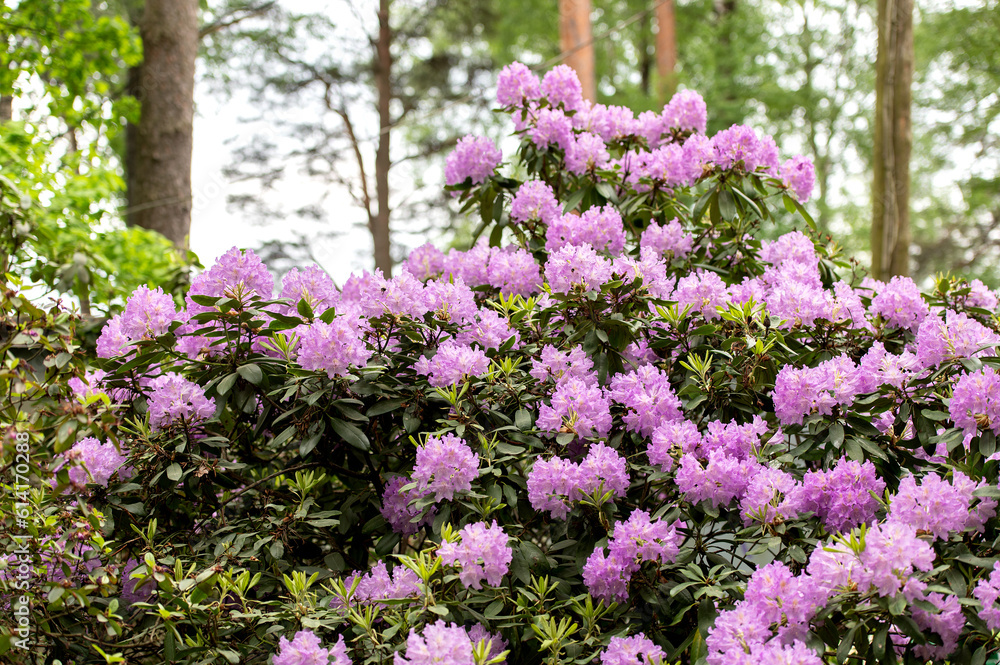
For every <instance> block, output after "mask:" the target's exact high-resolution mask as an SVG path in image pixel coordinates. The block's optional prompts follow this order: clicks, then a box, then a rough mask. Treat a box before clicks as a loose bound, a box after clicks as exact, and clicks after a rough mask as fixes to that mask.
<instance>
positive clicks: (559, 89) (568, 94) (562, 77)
mask: <svg viewBox="0 0 1000 665" xmlns="http://www.w3.org/2000/svg"><path fill="white" fill-rule="evenodd" d="M541 92H542V97H544V98H545V99H547V100H548V102H549V104H550V105H552V106H553V107H556V106H559V105H560V104H561V105H562V106H563V107H564V108H565V109H566V110H567V111H575V110H577V109H579V108H581V107H582V106H583V88H582V87H581V86H580V79H579V77H577V75H576V71H575V70H574V69H573V68H572V67H570V66H569V65H556V66H555V67H553V68H552V69H550V70H549V71H547V72H545V76H543V77H542V85H541Z"/></svg>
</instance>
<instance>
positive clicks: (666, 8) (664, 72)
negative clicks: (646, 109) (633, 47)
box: [656, 0, 677, 104]
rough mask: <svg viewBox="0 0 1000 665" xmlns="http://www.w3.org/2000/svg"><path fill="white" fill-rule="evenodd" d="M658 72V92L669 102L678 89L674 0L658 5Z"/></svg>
mask: <svg viewBox="0 0 1000 665" xmlns="http://www.w3.org/2000/svg"><path fill="white" fill-rule="evenodd" d="M656 73H657V76H658V80H659V85H658V88H659V89H658V90H657V92H658V93H659V95H660V99H661V100H662V101H663V103H664V104H665V103H667V102H668V101H669V100H670V98H671V97H672V96H673V94H674V93H675V92H676V91H677V26H676V21H675V20H674V0H663V2H661V3H660V4H658V5H657V6H656Z"/></svg>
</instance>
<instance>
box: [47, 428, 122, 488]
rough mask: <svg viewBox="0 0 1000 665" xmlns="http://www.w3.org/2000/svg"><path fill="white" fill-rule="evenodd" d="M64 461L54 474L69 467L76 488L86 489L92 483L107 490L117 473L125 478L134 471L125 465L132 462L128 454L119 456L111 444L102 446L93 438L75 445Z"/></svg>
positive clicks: (64, 457) (65, 453) (65, 454)
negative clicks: (112, 477)
mask: <svg viewBox="0 0 1000 665" xmlns="http://www.w3.org/2000/svg"><path fill="white" fill-rule="evenodd" d="M60 458H61V460H60V461H59V462H58V464H57V465H56V467H55V468H54V469H53V472H56V471H58V470H59V469H61V468H62V467H63V466H64V465H67V464H68V465H69V481H70V483H72V484H73V486H74V487H76V488H83V487H84V486H85V485H87V484H88V483H94V484H96V485H101V486H102V487H107V486H108V481H109V480H111V476H113V475H114V474H115V472H116V471H117V472H118V477H119V478H121V479H125V478H128V477H130V476H131V475H132V469H131V468H129V467H125V466H123V465H124V464H125V462H126V460H127V459H128V457H127V455H123V454H122V453H119V452H118V448H116V447H115V444H114V443H112V442H111V441H107V442H105V443H101V442H100V441H98V440H97V439H95V438H94V437H92V436H88V437H87V438H85V439H80V440H79V441H77V442H76V443H74V444H73V447H72V448H70V449H69V450H67V451H66V452H64V453H62V454H61V455H60ZM52 484H53V487H54V486H55V484H56V480H55V478H53V479H52Z"/></svg>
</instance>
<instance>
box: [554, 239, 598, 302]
mask: <svg viewBox="0 0 1000 665" xmlns="http://www.w3.org/2000/svg"><path fill="white" fill-rule="evenodd" d="M612 274H613V270H612V265H611V262H610V261H608V260H607V259H606V258H604V257H603V256H601V255H600V254H598V253H597V252H596V251H594V248H593V247H591V246H590V245H586V244H585V245H565V246H563V247H560V248H559V249H557V250H556V251H554V252H552V254H550V255H549V260H548V262H546V264H545V281H546V282H548V283H549V287H550V288H551V289H552V291H553V293H572V292H573V291H574V290H575V289H581V290H583V291H598V290H600V288H601V286H602V285H603V284H605V283H607V282H608V281H610V280H611V275H612Z"/></svg>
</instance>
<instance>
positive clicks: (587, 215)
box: [545, 205, 625, 255]
mask: <svg viewBox="0 0 1000 665" xmlns="http://www.w3.org/2000/svg"><path fill="white" fill-rule="evenodd" d="M545 238H546V241H545V249H547V250H549V251H550V252H554V251H556V250H557V249H560V248H562V247H565V246H567V245H584V244H586V245H590V246H591V247H593V248H594V249H596V250H598V251H600V252H608V253H609V254H612V255H617V254H621V252H622V249H624V248H625V228H624V227H623V226H622V216H621V215H620V214H619V213H618V211H617V210H615V208H614V207H612V206H610V205H607V206H603V207H593V208H589V209H588V210H586V211H585V212H584V213H583V214H582V215H577V214H575V213H569V214H566V215H563V216H561V217H556V218H555V219H553V220H552V223H550V224H549V228H548V229H547V230H546V232H545Z"/></svg>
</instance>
